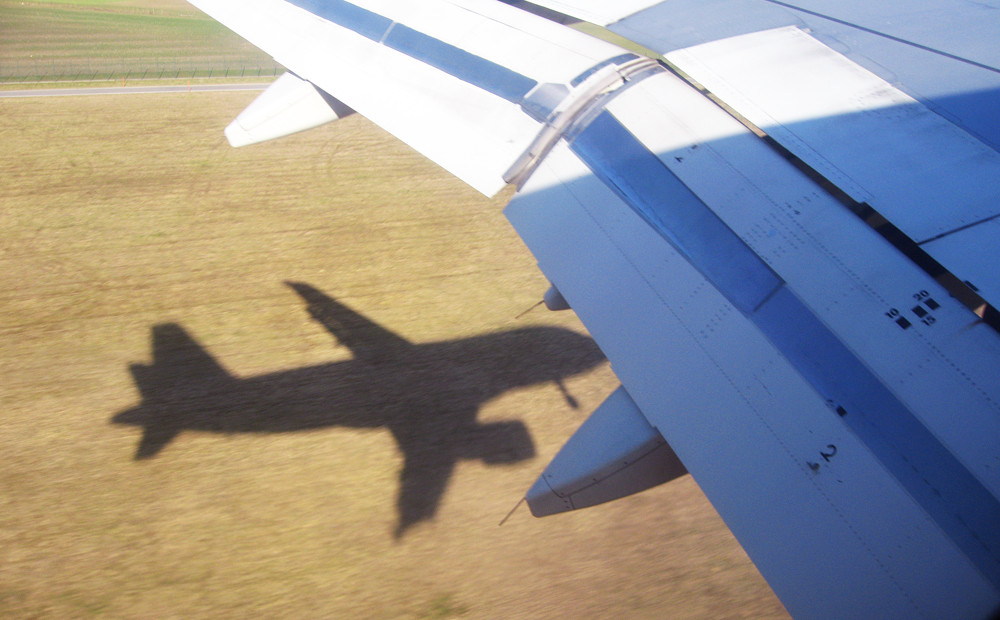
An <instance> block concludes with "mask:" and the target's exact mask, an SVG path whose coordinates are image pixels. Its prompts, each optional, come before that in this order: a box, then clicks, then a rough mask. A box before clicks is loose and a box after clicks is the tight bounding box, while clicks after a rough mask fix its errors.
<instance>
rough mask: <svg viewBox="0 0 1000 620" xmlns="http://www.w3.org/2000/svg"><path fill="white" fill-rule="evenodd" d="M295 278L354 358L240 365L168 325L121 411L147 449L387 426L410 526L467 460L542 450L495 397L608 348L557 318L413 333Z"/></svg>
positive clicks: (558, 374) (595, 360) (510, 458)
mask: <svg viewBox="0 0 1000 620" xmlns="http://www.w3.org/2000/svg"><path fill="white" fill-rule="evenodd" d="M288 285H289V286H290V287H291V288H292V289H293V290H294V291H295V292H296V293H298V294H299V295H300V296H301V297H302V299H303V300H304V301H305V302H306V304H307V309H308V311H309V313H310V314H311V315H312V317H313V318H314V319H315V320H316V321H317V322H319V323H320V324H321V325H323V326H324V327H325V328H326V329H327V330H328V331H330V333H331V334H332V335H333V336H334V337H335V338H336V339H337V341H338V342H340V343H341V344H343V345H344V346H347V347H348V348H350V350H351V351H352V354H353V356H354V359H352V360H349V361H345V362H335V363H329V364H321V365H317V366H308V367H303V368H297V369H292V370H286V371H281V372H275V373H270V374H265V375H258V376H254V377H247V378H240V377H234V376H232V375H231V374H230V373H229V372H227V371H226V369H225V368H224V367H223V366H222V365H221V364H219V362H218V361H216V360H215V358H213V357H212V356H211V354H209V353H208V351H206V350H205V348H203V347H202V346H201V345H200V344H199V343H198V342H197V341H195V339H194V338H192V337H191V336H190V335H189V334H188V333H187V332H186V331H185V330H184V328H183V327H181V326H180V325H177V324H173V323H169V324H162V325H157V326H155V327H153V329H152V358H153V361H152V363H151V364H132V365H131V366H130V367H129V370H130V372H131V374H132V377H133V378H134V380H135V383H136V386H137V387H138V389H139V392H140V394H141V395H142V402H141V403H139V404H138V405H137V406H135V407H132V408H130V409H127V410H125V411H122V412H120V413H118V414H116V415H115V416H114V417H113V418H112V422H113V423H115V424H125V425H132V426H139V427H141V428H142V438H141V439H140V441H139V445H138V447H137V449H136V452H135V459H137V460H139V459H148V458H151V457H154V456H156V455H157V454H159V453H160V452H161V451H162V450H163V449H164V448H166V447H167V446H168V445H169V444H170V442H171V441H172V440H173V439H174V437H176V436H177V435H178V434H180V433H181V432H184V431H189V430H193V431H201V432H214V433H226V434H230V433H281V432H291V431H306V430H312V429H321V428H327V427H338V426H339V427H352V428H381V427H384V428H386V429H388V430H389V432H391V433H392V435H393V437H394V438H395V440H396V443H397V445H398V446H399V449H400V451H401V452H402V454H403V460H404V464H403V468H402V471H401V473H400V491H399V496H398V502H397V507H398V513H399V524H398V527H397V529H396V536H397V537H399V536H401V535H403V534H404V533H405V531H406V530H407V528H409V527H410V526H412V525H414V524H415V523H418V522H420V521H422V520H426V519H430V518H432V517H433V516H434V514H435V512H436V511H437V507H438V504H439V503H440V499H441V497H442V495H443V494H444V491H445V489H446V488H447V484H448V481H449V480H450V478H451V474H452V471H453V470H454V467H455V464H456V463H457V462H458V460H460V459H478V460H480V461H482V462H484V463H487V464H491V465H501V464H507V463H517V462H520V461H523V460H525V459H528V458H531V457H533V456H534V454H535V449H534V444H533V442H532V439H531V435H530V433H529V432H528V429H527V427H525V425H524V424H523V423H522V422H520V421H516V420H513V421H501V422H491V423H486V424H481V423H479V422H478V421H477V420H476V417H477V415H478V413H479V409H480V407H481V406H482V405H483V403H485V402H487V401H489V400H491V399H493V398H495V397H497V396H498V395H500V394H502V393H504V392H506V391H508V390H511V389H515V388H519V387H523V386H527V385H533V384H538V383H545V382H554V383H556V384H557V385H559V386H560V387H561V386H562V380H563V379H564V378H565V377H569V376H572V375H575V374H578V373H581V372H584V371H586V370H589V369H591V368H593V367H594V366H596V365H598V364H600V363H601V362H602V361H603V360H604V357H603V356H602V355H601V353H600V351H599V349H598V348H597V346H596V345H595V344H594V342H593V341H592V340H591V339H590V338H587V337H585V336H581V335H579V334H577V333H575V332H572V331H570V330H566V329H561V328H555V327H527V328H523V329H517V330H511V331H506V332H499V333H495V334H487V335H482V336H475V337H472V338H466V339H461V340H449V341H443V342H433V343H427V344H413V343H410V342H409V341H407V340H406V339H404V338H402V337H401V336H399V335H397V334H394V333H392V332H391V331H390V330H388V329H386V328H385V327H383V326H381V325H378V324H377V323H375V322H373V321H371V320H370V319H368V318H367V317H365V316H364V315H362V314H360V313H358V312H357V311H355V310H353V309H351V308H349V307H348V306H346V305H345V304H343V303H341V302H339V301H337V300H335V299H333V298H331V297H329V296H327V295H325V294H323V293H322V292H320V291H319V290H317V289H315V288H314V287H312V286H310V285H308V284H303V283H299V282H294V283H288ZM561 389H562V388H561ZM567 397H568V398H571V397H569V396H568V394H567Z"/></svg>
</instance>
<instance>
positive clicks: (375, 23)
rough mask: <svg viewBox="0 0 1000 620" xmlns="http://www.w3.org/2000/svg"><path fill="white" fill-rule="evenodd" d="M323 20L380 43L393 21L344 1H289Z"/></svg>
mask: <svg viewBox="0 0 1000 620" xmlns="http://www.w3.org/2000/svg"><path fill="white" fill-rule="evenodd" d="M288 1H289V2H290V3H291V4H294V5H295V6H297V7H299V8H302V9H305V10H307V11H309V12H310V13H312V14H313V15H316V16H317V17H322V18H323V19H325V20H327V21H329V22H333V23H334V24H337V25H338V26H343V27H344V28H347V29H348V30H353V31H354V32H356V33H358V34H360V35H361V36H363V37H365V38H366V39H371V40H372V41H375V42H378V41H381V40H382V37H383V36H385V33H386V31H387V30H389V27H390V26H392V20H391V19H389V18H388V17H383V16H382V15H379V14H378V13H373V12H371V11H369V10H367V9H363V8H361V7H359V6H357V5H354V4H351V3H350V2H344V0H288Z"/></svg>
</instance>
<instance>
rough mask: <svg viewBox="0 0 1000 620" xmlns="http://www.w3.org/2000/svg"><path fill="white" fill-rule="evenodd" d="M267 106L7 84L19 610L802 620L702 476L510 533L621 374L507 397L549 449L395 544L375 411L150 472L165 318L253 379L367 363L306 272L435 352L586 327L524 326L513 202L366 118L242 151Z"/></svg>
mask: <svg viewBox="0 0 1000 620" xmlns="http://www.w3.org/2000/svg"><path fill="white" fill-rule="evenodd" d="M252 97H253V94H252V93H236V94H185V95H159V96H155V95H154V96H144V95H134V96H129V97H118V98H110V97H108V98H104V97H79V98H58V99H34V100H0V143H2V144H3V149H2V152H0V179H2V181H0V204H2V216H0V376H2V382H0V416H2V418H0V455H2V460H0V616H3V617H54V618H64V617H91V616H99V617H124V618H150V617H158V618H170V617H178V618H180V617H185V618H186V617H247V616H250V615H253V616H265V617H290V618H301V617H372V618H419V617H449V616H464V617H469V618H501V617H524V618H555V617H611V616H614V617H650V618H654V617H655V618H661V617H669V618H721V617H730V618H737V617H746V618H762V617H780V616H782V615H784V612H783V610H782V608H781V606H780V605H779V603H778V602H777V601H776V599H775V598H774V596H773V594H772V593H771V592H770V590H769V589H768V587H767V585H766V584H765V583H764V582H763V580H762V579H761V577H760V576H759V574H758V573H757V572H756V571H755V569H754V568H753V566H752V565H751V564H750V562H749V561H748V559H747V558H746V556H745V555H744V554H743V552H742V550H741V549H740V548H739V546H738V545H737V544H736V543H735V541H734V540H733V538H732V536H731V535H730V534H729V532H728V530H727V529H726V528H725V526H724V525H723V524H722V523H721V521H720V520H719V518H718V517H717V516H716V514H715V513H714V511H713V510H712V509H711V507H710V506H709V505H708V504H707V502H706V500H705V499H704V497H703V496H702V495H701V494H700V492H699V490H698V489H697V487H696V486H695V485H694V484H693V483H692V481H691V480H690V479H683V480H680V481H677V482H674V483H671V484H669V485H666V486H664V487H660V488H658V489H654V490H652V491H649V492H647V493H645V494H641V495H639V496H635V497H632V498H629V499H626V500H622V501H618V502H615V503H612V504H609V505H605V506H601V507H596V508H593V509H588V510H584V511H580V512H578V513H572V514H568V515H564V516H557V517H551V518H547V519H540V520H538V519H533V518H532V517H530V516H529V515H528V513H527V511H526V510H525V509H523V508H522V509H521V511H519V512H518V513H516V514H515V515H514V517H513V518H512V519H511V520H510V521H509V522H508V523H507V524H506V525H505V526H504V527H502V528H498V527H497V522H498V521H499V520H500V518H501V517H502V516H503V515H504V514H505V513H506V511H507V510H508V509H509V508H510V507H511V506H512V505H513V504H514V503H515V502H516V501H517V500H518V498H519V497H520V496H521V495H522V494H523V492H524V491H525V490H526V488H527V487H528V486H529V485H530V484H531V483H532V481H533V479H534V477H535V476H536V475H537V474H538V473H539V471H540V470H541V469H542V467H543V466H544V464H545V463H547V462H548V460H549V459H550V458H551V457H552V456H553V454H554V453H555V451H556V450H557V449H558V448H559V446H560V445H561V444H562V443H563V441H564V440H565V439H566V438H567V437H568V436H569V435H570V434H571V433H572V431H573V430H574V429H575V428H576V427H577V426H578V425H579V424H580V423H581V422H582V420H583V419H584V418H585V416H586V415H587V413H588V412H589V411H591V410H592V409H593V408H594V407H595V406H596V405H597V404H598V403H599V402H600V401H601V400H602V399H603V398H604V396H605V395H606V394H607V393H608V392H609V391H610V390H611V389H612V388H613V386H614V385H615V384H616V381H615V378H614V377H613V375H612V373H611V372H610V370H609V368H607V366H606V365H602V366H600V367H598V368H596V369H595V370H592V371H590V372H588V373H585V374H583V375H580V376H577V377H573V378H571V379H569V380H568V381H567V387H568V389H569V391H570V392H571V393H572V394H573V396H574V397H575V398H576V399H577V400H578V401H579V402H580V405H581V407H580V409H578V410H574V409H571V408H570V407H569V406H568V405H567V403H566V401H565V400H564V399H563V397H562V396H561V395H560V393H559V391H558V389H557V388H556V387H555V386H554V385H553V384H551V383H546V384H541V385H538V386H535V387H530V388H525V389H519V390H514V391H511V392H508V393H506V394H503V395H502V396H500V397H498V398H496V399H493V400H491V401H490V402H488V403H486V404H485V405H484V406H483V408H482V410H481V411H480V414H479V420H480V421H496V420H521V421H523V422H524V424H525V425H526V426H527V428H528V429H529V431H530V434H531V436H532V439H533V442H534V445H535V448H536V451H537V455H536V457H535V458H533V459H530V460H526V461H521V462H519V463H516V464H512V465H506V466H495V465H486V464H484V463H482V462H480V461H475V460H471V461H470V460H465V461H460V462H459V463H458V466H457V468H456V470H455V473H454V476H453V477H452V479H451V482H450V484H449V486H448V488H447V490H446V491H445V493H444V496H443V499H442V501H441V503H440V505H439V507H438V510H437V514H436V516H435V518H434V519H433V520H431V521H424V522H422V523H420V524H418V525H416V526H415V527H414V528H412V529H411V530H410V531H409V532H408V533H407V534H406V535H405V536H404V537H403V538H401V539H400V540H398V541H397V540H394V539H393V536H392V531H393V528H394V526H395V524H396V521H397V517H398V515H397V514H396V506H395V497H396V492H397V489H398V480H397V476H398V473H399V470H400V467H401V464H402V460H401V455H400V452H399V450H398V447H397V445H396V443H395V442H394V440H393V438H392V436H391V435H390V433H389V432H387V431H386V430H384V429H382V428H373V429H367V430H364V429H357V428H346V427H342V426H337V425H331V426H329V427H326V428H320V429H318V430H314V431H310V432H299V433H257V434H238V433H232V434H228V433H221V434H220V433H215V434H213V433H198V432H186V433H182V434H181V435H180V436H179V437H177V438H176V439H175V440H174V441H173V442H172V443H170V444H169V445H168V446H167V447H166V448H165V449H164V450H163V451H162V452H161V453H159V454H157V455H156V456H155V457H153V458H150V459H147V460H143V461H135V460H133V458H132V456H133V453H134V451H135V447H136V442H137V441H138V438H139V433H138V431H137V430H136V429H135V428H133V427H129V426H119V425H112V424H110V420H111V418H112V417H113V416H114V415H115V414H116V413H118V412H120V411H122V410H124V409H127V408H129V407H133V406H135V405H136V404H137V403H138V402H139V400H140V396H139V394H138V392H137V389H136V386H135V384H134V383H133V380H132V377H131V376H130V374H129V371H128V365H129V363H132V362H149V361H150V359H149V358H150V329H151V327H152V326H154V325H157V324H162V323H168V322H172V323H178V324H181V325H183V326H184V327H185V328H186V329H187V330H188V331H189V332H190V333H191V334H192V335H193V336H195V337H196V338H197V339H198V340H199V342H200V343H201V344H202V345H203V346H204V347H205V348H206V349H207V350H208V351H209V352H210V353H211V354H212V355H214V356H215V358H216V359H218V360H219V361H220V362H221V363H222V364H223V365H225V366H226V367H227V368H228V369H229V371H230V372H231V373H232V374H234V375H236V376H238V377H241V378H246V377H251V376H257V375H261V374H263V373H271V372H277V371H283V370H291V369H296V368H301V367H303V366H308V365H315V364H321V363H327V362H330V361H335V360H347V359H349V357H350V355H349V353H348V352H347V351H346V350H345V349H344V348H342V347H337V346H336V345H335V343H334V341H333V340H332V338H331V337H330V335H329V334H327V333H326V332H324V331H323V329H322V327H321V326H319V325H318V324H317V323H315V322H313V321H312V320H311V319H310V317H309V316H308V314H307V313H306V311H305V307H304V304H303V302H302V300H301V299H300V298H299V297H298V296H296V295H295V294H294V293H293V292H292V291H291V290H290V289H289V288H287V287H286V286H284V285H283V281H285V280H299V281H303V282H307V283H309V284H311V285H312V286H315V287H316V288H318V289H320V290H322V291H324V292H325V293H327V294H329V295H331V296H334V297H337V298H338V299H341V300H343V301H344V302H346V303H348V304H350V305H352V306H353V307H354V308H356V309H358V310H360V311H363V312H365V313H366V314H367V315H368V316H370V317H372V318H373V319H375V320H377V321H379V322H380V323H381V324H383V325H385V326H387V327H388V328H390V329H392V330H394V331H395V332H396V333H398V334H401V335H403V336H405V337H406V338H408V339H410V340H411V341H412V342H417V343H424V342H431V341H439V340H446V339H457V338H466V337H471V336H475V335H478V334H483V333H489V332H496V331H503V330H508V329H512V328H514V327H520V326H525V325H554V326H561V327H565V328H569V329H573V330H576V331H582V328H581V327H580V325H579V324H578V323H577V322H576V320H575V318H574V317H573V316H572V315H571V314H552V313H546V312H544V311H541V310H537V311H535V312H533V313H530V314H528V315H527V316H526V317H525V318H524V319H522V320H521V321H514V320H513V318H512V317H514V316H515V315H516V314H517V313H518V312H520V311H521V310H523V309H525V308H526V307H528V306H529V305H530V304H532V303H533V302H534V301H535V300H536V299H537V298H538V296H539V295H540V294H541V292H542V291H543V290H544V288H545V281H544V279H543V277H542V276H541V275H540V274H539V273H538V272H537V270H536V268H535V267H534V263H533V260H532V258H531V256H530V255H529V254H528V253H527V251H526V250H525V249H524V248H523V247H522V245H521V244H520V242H519V240H518V239H517V238H516V235H515V234H514V233H513V232H512V231H511V230H510V228H509V226H508V225H507V224H506V222H505V221H504V219H503V216H502V214H501V213H500V208H501V206H502V205H501V203H500V201H488V200H484V199H482V198H480V197H479V196H478V195H476V194H475V193H474V192H473V191H471V190H469V189H467V188H465V187H464V186H462V185H461V184H460V183H458V182H457V181H454V180H452V179H450V178H449V177H448V176H447V175H446V174H444V173H442V172H441V171H439V170H437V169H436V168H435V167H434V166H433V165H432V164H430V163H427V162H426V161H424V160H423V159H422V158H420V157H419V156H416V155H414V154H413V153H412V152H410V151H409V150H408V149H407V148H406V147H404V146H402V145H400V144H399V143H398V142H396V141H394V140H393V139H392V138H390V137H388V136H386V135H385V134H384V133H382V132H380V131H379V130H378V129H376V128H373V127H372V126H371V125H370V124H368V123H367V122H365V121H364V120H363V119H360V118H357V117H353V118H349V119H346V120H344V121H341V122H338V123H335V124H334V125H331V126H328V127H325V128H321V129H319V130H314V131H313V132H310V133H307V134H304V135H300V136H295V137H291V138H288V139H285V140H282V141H278V142H275V143H272V144H265V145H261V146H257V147H250V148H247V149H245V150H233V149H231V148H230V147H229V146H228V145H227V144H226V143H225V142H224V139H223V137H222V133H221V130H222V128H223V127H224V126H225V124H226V123H227V122H228V121H229V119H230V118H232V117H233V116H234V115H235V114H237V113H238V112H239V111H240V110H241V109H242V108H243V107H244V106H245V105H246V104H247V103H248V102H249V100H250V99H252ZM517 362H518V363H523V364H525V365H527V367H528V368H530V365H531V364H532V360H531V359H524V360H517ZM289 398H290V399H292V400H294V399H295V398H296V396H295V395H294V394H292V395H290V396H289ZM276 415H280V413H276Z"/></svg>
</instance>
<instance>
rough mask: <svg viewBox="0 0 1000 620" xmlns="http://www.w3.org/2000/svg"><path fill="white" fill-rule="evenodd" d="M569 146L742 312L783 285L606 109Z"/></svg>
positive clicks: (747, 311) (754, 306)
mask: <svg viewBox="0 0 1000 620" xmlns="http://www.w3.org/2000/svg"><path fill="white" fill-rule="evenodd" d="M572 148H573V150H574V151H575V152H576V153H577V154H578V155H579V156H580V157H581V158H582V159H583V161H584V162H586V163H587V165H588V166H590V168H591V169H592V170H593V171H594V173H595V174H597V175H598V176H599V177H600V178H601V179H602V180H603V181H604V183H605V184H606V185H608V186H609V187H611V188H612V189H613V190H614V191H615V192H616V193H618V194H619V195H620V196H622V197H623V198H624V199H625V202H627V203H628V204H629V206H631V207H632V208H633V209H634V210H635V211H636V212H638V213H639V215H641V216H642V217H643V219H645V220H646V221H647V222H649V223H650V224H651V225H652V226H653V227H654V228H655V229H656V230H658V231H659V232H660V233H661V234H662V235H664V236H665V237H666V238H667V240H668V241H670V243H671V245H673V246H674V247H675V248H677V249H678V251H680V252H681V254H683V255H684V256H686V257H687V259H688V260H689V261H690V262H691V263H692V264H694V265H695V266H696V267H698V269H699V270H700V271H701V272H702V273H703V274H704V275H705V277H706V278H708V279H709V281H711V282H712V283H713V284H715V286H716V287H718V288H719V290H721V291H723V292H725V293H726V296H727V297H728V298H729V300H730V301H731V302H732V303H733V304H734V305H735V306H736V307H737V308H739V309H740V310H741V311H743V313H744V314H749V313H751V312H753V310H754V309H755V308H757V306H759V305H760V304H761V303H763V302H764V300H765V299H767V297H768V296H769V295H771V294H772V293H773V292H774V291H775V290H776V289H777V288H778V287H780V286H781V285H782V284H783V282H782V280H781V278H779V277H778V276H777V275H776V274H775V273H774V271H772V270H771V268H770V267H768V265H767V264H766V263H765V262H764V261H763V260H761V258H760V257H759V256H757V254H756V253H755V252H754V251H753V250H751V249H750V248H749V247H748V246H747V245H746V244H745V243H743V241H742V240H741V239H740V238H739V237H737V236H736V235H735V234H733V232H732V230H730V229H729V227H728V226H726V225H725V223H723V221H722V220H721V219H719V217H718V216H717V215H716V214H715V213H713V212H712V211H711V210H710V209H709V208H708V207H706V206H705V205H704V203H702V202H701V200H699V199H698V197H697V196H695V195H694V194H693V193H692V192H691V190H689V189H688V188H687V186H685V185H684V184H683V183H681V182H680V180H679V179H678V178H677V177H676V176H674V175H673V174H672V173H671V172H670V171H669V170H668V169H667V168H666V166H664V165H663V162H661V161H660V160H659V159H658V158H657V157H656V156H655V155H653V154H652V153H650V152H649V151H648V150H647V149H646V147H644V146H643V145H642V144H641V143H640V142H639V141H638V140H636V139H635V137H634V136H632V134H630V133H629V132H628V131H627V130H626V129H625V128H624V127H622V125H621V123H619V122H618V121H617V120H615V118H614V117H613V116H611V114H610V113H608V112H602V113H601V114H600V115H598V117H597V118H596V119H594V121H593V122H592V123H590V125H588V126H587V128H586V129H584V130H583V131H582V132H581V133H580V134H579V135H578V136H577V137H576V138H575V139H574V141H573V144H572ZM668 201H669V203H668Z"/></svg>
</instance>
